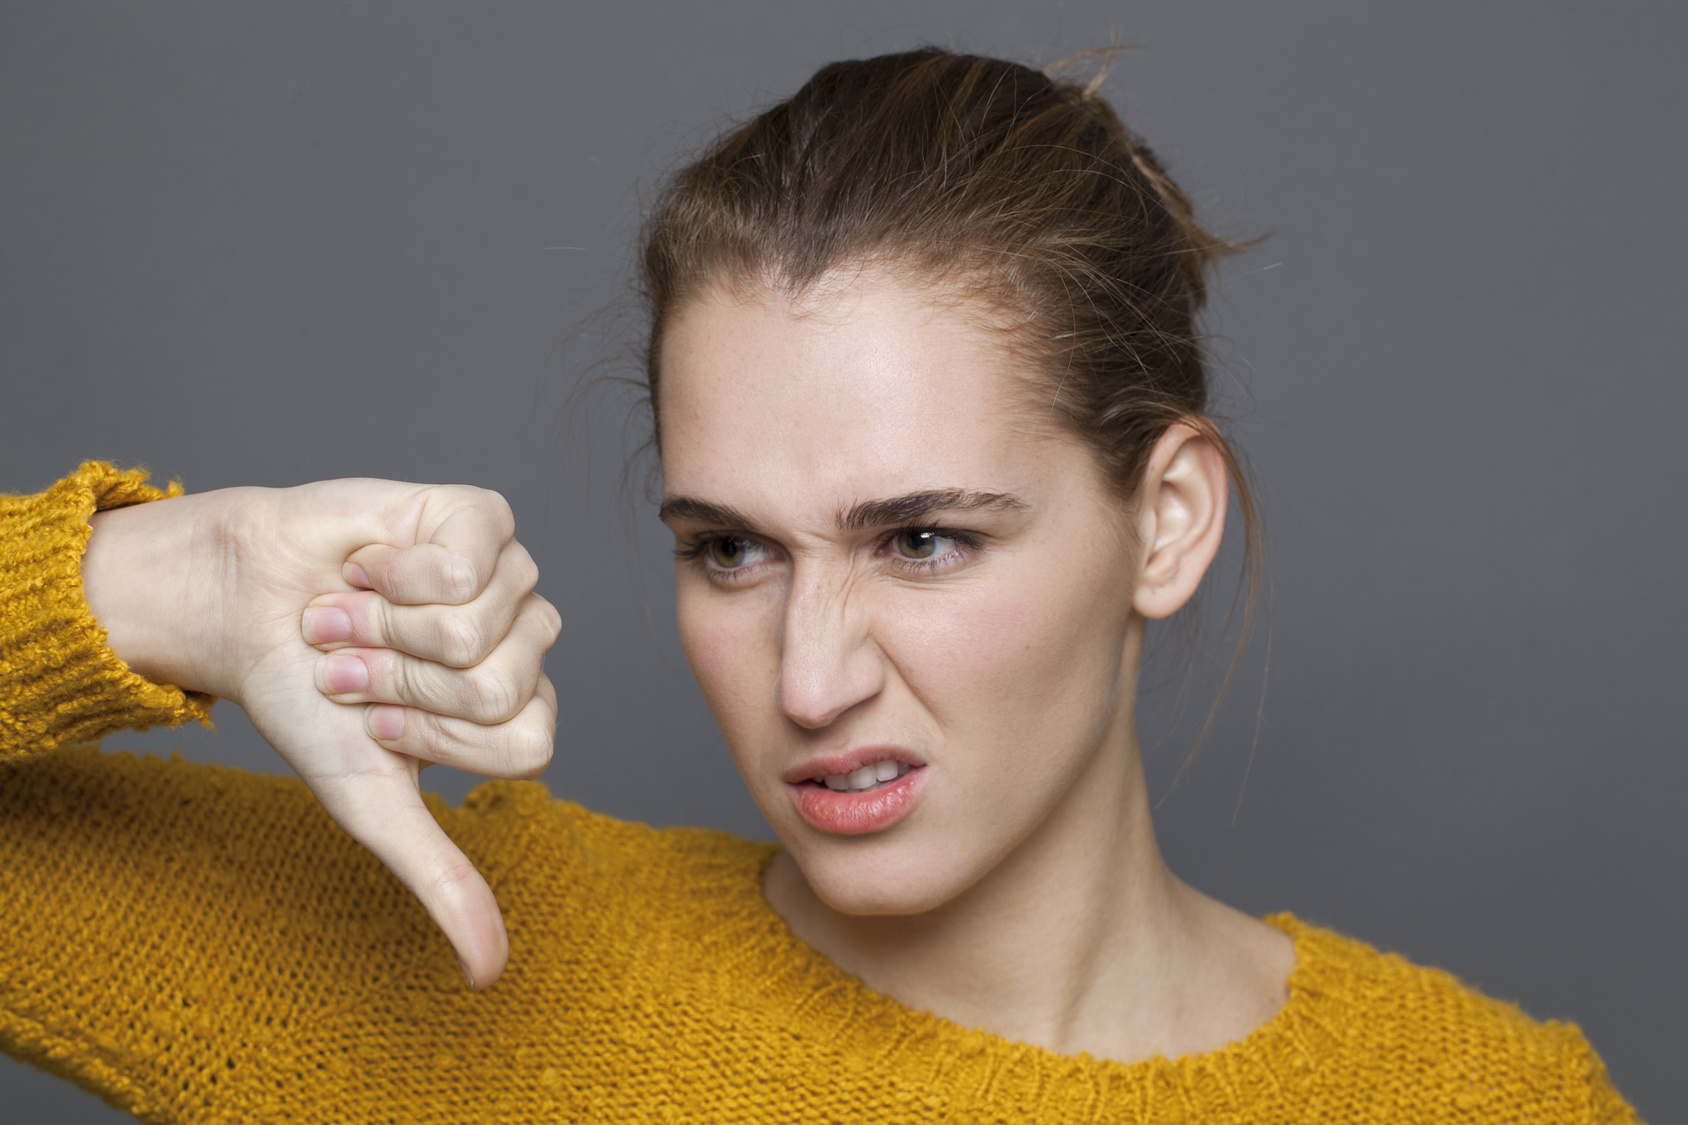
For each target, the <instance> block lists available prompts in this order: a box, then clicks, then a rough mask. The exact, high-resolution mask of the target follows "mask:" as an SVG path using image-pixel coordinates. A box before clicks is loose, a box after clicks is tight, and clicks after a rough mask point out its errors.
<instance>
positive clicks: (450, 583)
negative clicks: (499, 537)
mask: <svg viewBox="0 0 1688 1125" xmlns="http://www.w3.org/2000/svg"><path fill="white" fill-rule="evenodd" d="M477 577H478V576H477V575H476V573H475V564H474V563H473V562H471V561H469V560H468V559H466V558H464V557H463V556H462V555H460V554H458V553H457V552H455V551H453V552H451V553H449V554H447V555H446V557H445V561H444V563H442V564H441V566H440V591H441V593H442V595H443V596H444V600H446V601H448V602H451V603H452V604H454V605H461V604H463V603H464V602H466V601H468V600H469V599H471V598H473V597H474V596H475V594H476V592H477V591H478V590H479V588H480V584H479V582H478V581H477Z"/></svg>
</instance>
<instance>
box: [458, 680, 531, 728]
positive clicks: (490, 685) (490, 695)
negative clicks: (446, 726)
mask: <svg viewBox="0 0 1688 1125" xmlns="http://www.w3.org/2000/svg"><path fill="white" fill-rule="evenodd" d="M468 692H469V708H470V711H471V712H472V713H473V715H474V716H475V718H476V720H477V721H479V722H482V723H502V722H507V721H508V720H510V719H511V718H513V717H514V716H515V715H516V713H517V712H518V711H520V710H521V700H520V699H518V698H517V696H516V685H515V684H514V683H512V682H511V681H510V680H509V678H508V677H505V676H496V675H488V674H480V675H471V676H469V678H468Z"/></svg>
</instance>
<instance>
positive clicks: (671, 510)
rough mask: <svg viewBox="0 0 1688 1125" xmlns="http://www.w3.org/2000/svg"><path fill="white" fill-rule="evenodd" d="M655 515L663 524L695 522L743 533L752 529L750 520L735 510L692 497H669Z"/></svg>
mask: <svg viewBox="0 0 1688 1125" xmlns="http://www.w3.org/2000/svg"><path fill="white" fill-rule="evenodd" d="M656 515H657V518H658V519H660V520H661V521H662V522H663V523H668V522H670V521H671V520H695V521H696V522H698V523H707V524H713V525H714V526H716V527H738V528H743V529H744V530H745V531H750V530H753V527H754V525H753V524H752V523H751V522H750V518H749V517H748V516H746V515H745V514H744V513H743V512H741V511H739V510H738V509H737V508H729V507H727V505H725V504H716V503H712V502H711V501H708V500H699V499H697V498H696V497H693V496H670V497H669V498H668V499H666V500H664V501H663V502H662V506H661V507H659V508H658V509H657V510H656Z"/></svg>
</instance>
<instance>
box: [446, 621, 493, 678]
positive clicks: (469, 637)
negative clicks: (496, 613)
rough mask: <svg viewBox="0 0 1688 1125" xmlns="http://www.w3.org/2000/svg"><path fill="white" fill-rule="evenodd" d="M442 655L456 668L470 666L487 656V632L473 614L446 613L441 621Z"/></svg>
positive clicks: (447, 662)
mask: <svg viewBox="0 0 1688 1125" xmlns="http://www.w3.org/2000/svg"><path fill="white" fill-rule="evenodd" d="M439 641H440V656H441V658H442V661H443V663H446V664H449V665H451V666H452V667H454V668H470V667H473V666H474V665H476V664H479V663H480V662H481V661H482V660H483V659H485V658H486V654H487V643H486V633H485V631H484V630H483V629H482V628H481V625H480V622H479V621H477V620H476V619H475V618H474V616H473V615H471V614H466V613H450V614H446V615H445V617H444V618H442V619H441V621H440V637H439Z"/></svg>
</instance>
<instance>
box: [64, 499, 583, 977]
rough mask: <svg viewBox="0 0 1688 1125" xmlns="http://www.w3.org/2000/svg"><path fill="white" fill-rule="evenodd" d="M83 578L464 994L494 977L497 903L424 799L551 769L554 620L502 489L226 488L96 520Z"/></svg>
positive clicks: (108, 620) (98, 611)
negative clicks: (444, 782) (407, 921)
mask: <svg viewBox="0 0 1688 1125" xmlns="http://www.w3.org/2000/svg"><path fill="white" fill-rule="evenodd" d="M93 522H94V534H93V536H92V538H91V539H90V541H89V545H88V551H87V553H86V554H85V555H84V557H83V563H82V573H83V582H84V586H85V588H86V591H87V597H88V603H89V605H90V607H92V609H93V611H94V615H95V617H96V618H97V619H98V620H99V621H100V623H101V624H102V625H104V626H105V628H106V630H107V634H108V637H109V643H110V645H111V647H112V649H113V650H114V651H116V652H117V654H118V655H119V656H121V657H122V658H123V659H124V660H125V661H126V662H127V663H128V664H129V666H130V667H131V668H133V669H134V670H135V671H137V672H139V673H140V674H141V675H143V676H146V677H147V678H148V679H151V680H154V681H155V682H159V683H172V684H176V685H177V686H180V687H183V688H188V689H192V690H198V691H205V692H209V693H212V694H214V695H218V696H221V697H223V698H226V699H230V700H233V701H234V702H236V703H238V704H240V706H241V707H243V708H244V709H245V710H246V712H247V714H248V715H250V716H251V718H252V723H253V725H254V726H255V727H256V728H257V729H258V731H259V733H261V734H262V735H263V736H264V738H265V739H266V740H267V741H268V742H269V743H270V745H271V746H273V747H275V749H276V750H277V751H278V752H279V753H280V754H281V756H282V757H283V758H284V759H286V761H287V763H288V764H289V765H290V766H292V767H293V769H294V770H295V771H296V772H297V773H298V774H299V776H300V777H301V778H303V779H304V781H305V783H306V784H307V785H308V786H310V788H311V790H312V792H314V793H315V794H316V795H317V798H318V799H319V800H321V801H322V803H323V806H324V807H325V808H326V809H327V810H328V813H329V815H330V816H332V817H333V818H334V819H335V821H336V822H338V823H339V824H340V826H341V827H343V828H344V829H345V830H346V831H347V832H348V833H350V834H351V835H352V836H353V837H354V838H355V839H357V840H358V841H360V842H361V843H362V844H364V845H365V846H366V847H368V848H369V849H370V850H371V851H372V852H374V853H375V855H376V856H377V857H379V858H380V860H381V861H382V862H383V863H385V864H386V865H387V867H388V868H390V869H391V870H392V871H393V873H394V874H395V875H397V876H398V877H399V879H400V880H401V881H402V882H403V883H404V884H405V886H406V887H408V888H409V889H410V891H411V892H412V893H413V894H415V895H416V897H417V898H418V899H420V900H421V902H422V904H423V905H424V906H425V907H426V908H427V910H428V913H429V914H430V915H431V916H432V917H433V919H434V921H435V923H436V924H437V925H438V926H439V927H440V929H441V930H442V931H444V933H445V935H446V937H447V938H448V939H449V940H450V941H451V943H452V945H453V947H455V949H456V950H457V954H458V957H459V959H460V960H461V961H462V962H463V968H464V972H465V973H466V974H467V975H468V977H469V979H470V981H471V983H472V984H474V985H475V986H476V987H479V988H484V987H486V986H487V985H489V984H491V983H492V982H493V981H494V980H496V979H497V978H498V976H499V974H500V973H502V972H503V971H504V964H505V960H506V958H507V955H508V952H509V942H508V938H507V937H506V934H505V931H504V922H503V918H502V916H501V915H500V913H499V910H498V904H497V902H496V901H495V900H494V899H493V896H492V891H491V889H490V888H489V887H488V886H487V884H486V881H485V880H484V879H483V878H482V877H481V875H480V873H479V872H477V871H476V870H475V869H474V867H473V865H472V864H470V862H469V861H468V859H467V858H466V857H465V856H464V855H463V853H462V852H461V851H460V850H459V849H458V847H457V846H456V845H455V844H453V843H452V842H451V840H450V839H449V838H448V837H447V836H446V835H445V833H444V832H443V831H441V829H440V828H439V826H438V825H437V824H436V823H435V822H434V819H433V817H432V816H431V815H430V814H429V813H428V810H427V808H426V806H424V805H423V803H422V800H421V794H420V790H419V788H418V784H417V775H418V773H419V771H420V768H421V765H422V764H423V763H425V762H441V763H445V764H448V765H452V766H456V767H458V768H460V769H465V770H470V771H472V772H475V773H481V774H486V775H488V776H491V777H513V778H531V777H534V776H536V775H538V774H539V773H540V772H541V771H543V770H544V768H545V766H546V763H547V762H548V761H549V760H550V756H551V742H552V736H553V733H554V731H555V726H556V693H555V692H554V691H553V690H552V687H551V684H550V681H549V680H547V679H546V678H545V676H544V675H543V673H542V671H541V667H540V665H541V660H542V658H543V657H544V654H545V652H546V650H547V649H549V648H550V647H551V644H552V643H553V642H554V641H555V640H556V638H557V633H558V630H559V628H560V622H559V619H558V616H557V612H556V610H555V609H553V608H552V607H551V605H550V604H549V603H548V602H546V601H545V600H544V599H543V598H541V597H539V596H538V595H537V594H535V593H534V592H533V586H534V582H535V580H536V577H537V570H536V568H535V566H534V563H533V560H532V559H531V558H530V557H529V556H528V553H527V551H526V550H525V549H523V547H522V546H521V544H520V543H518V542H516V540H515V538H514V521H513V519H512V517H511V515H510V509H509V506H508V505H507V504H506V503H505V502H504V500H503V498H502V497H500V496H499V495H498V494H497V493H494V492H487V491H485V490H482V489H476V488H465V487H455V486H452V487H434V486H425V485H413V484H398V483H394V482H390V481H379V480H339V481H326V482H323V483H320V484H310V485H304V486H302V487H299V488H289V489H258V488H236V489H225V490H221V491H218V492H207V493H200V494H197V495H192V496H183V497H178V498H175V499H170V500H159V501H155V502H153V503H150V504H140V505H136V506H134V507H130V508H121V509H116V510H113V511H108V512H102V513H99V514H98V515H96V516H95V517H94V521H93Z"/></svg>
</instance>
